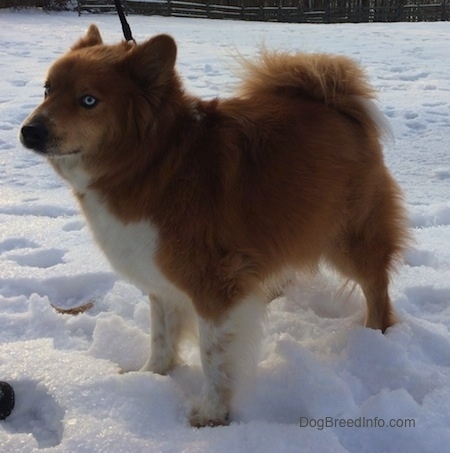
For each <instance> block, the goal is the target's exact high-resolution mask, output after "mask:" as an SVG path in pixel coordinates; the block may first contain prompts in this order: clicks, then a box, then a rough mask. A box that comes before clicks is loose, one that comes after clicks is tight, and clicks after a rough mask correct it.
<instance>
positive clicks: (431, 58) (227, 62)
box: [0, 10, 450, 453]
mask: <svg viewBox="0 0 450 453" xmlns="http://www.w3.org/2000/svg"><path fill="white" fill-rule="evenodd" d="M128 19H129V22H130V25H131V27H132V30H133V34H134V36H135V38H136V39H137V40H138V41H142V40H144V39H146V38H147V37H149V36H151V35H153V34H156V33H161V32H164V33H170V34H172V35H173V36H174V37H175V38H176V39H177V41H178V45H179V61H178V68H179V71H180V72H181V74H182V76H183V78H184V80H185V81H186V85H187V87H188V88H189V89H190V90H191V91H193V92H195V93H197V94H199V95H201V96H204V97H207V98H210V97H214V96H217V95H221V96H226V95H229V94H230V93H231V92H232V88H233V85H234V83H235V82H236V81H237V77H236V75H235V74H236V61H235V59H234V58H233V56H236V55H238V54H242V55H243V56H252V55H256V54H257V52H258V49H259V48H260V47H261V45H262V44H264V45H265V46H267V47H268V48H281V49H286V50H304V51H321V52H323V51H325V52H332V53H342V54H346V55H349V56H351V57H353V58H355V59H357V60H358V61H359V62H360V63H361V64H362V65H363V66H364V67H365V68H366V69H367V71H368V74H369V76H370V78H371V80H372V83H373V84H374V85H375V87H376V88H377V89H378V90H379V105H380V107H381V109H382V111H383V112H384V113H385V115H386V116H387V118H388V119H389V121H390V123H391V126H392V129H393V131H394V134H395V143H390V144H388V145H387V146H386V162H387V164H388V166H389V167H390V169H391V171H392V173H393V174H394V176H395V177H396V179H397V180H398V181H399V183H400V184H401V186H402V188H403V190H404V192H405V197H406V202H407V206H408V209H409V212H410V217H411V225H412V227H413V234H414V238H415V241H414V244H413V245H412V246H411V249H410V250H409V251H408V253H407V256H406V261H405V263H404V264H402V265H401V266H400V268H399V270H398V273H397V274H396V275H395V276H394V278H393V281H392V285H391V293H392V297H393V301H394V304H395V307H396V310H397V312H398V314H399V317H400V323H399V324H398V325H396V326H394V327H393V328H391V329H389V331H388V332H387V334H386V335H382V334H381V333H380V332H379V331H372V330H369V329H365V328H363V327H362V320H363V318H364V308H363V305H362V303H361V297H360V295H359V293H358V291H354V292H351V291H350V289H351V288H348V289H344V290H343V291H339V289H340V288H341V284H342V282H341V281H340V280H339V279H338V278H337V277H336V276H335V275H334V274H332V273H331V272H329V271H327V270H324V271H323V272H322V273H321V274H319V275H318V276H317V277H315V278H313V279H312V280H306V279H302V278H299V279H298V281H297V282H295V284H294V286H293V287H292V288H290V290H289V291H288V293H287V295H286V296H285V297H281V298H279V299H277V300H275V301H274V302H273V303H272V304H271V306H270V310H269V315H268V322H267V326H266V332H265V339H264V343H263V347H262V352H261V359H260V362H259V366H258V370H257V373H256V375H255V376H254V377H253V380H252V381H251V382H250V383H249V384H250V385H248V386H247V388H246V389H245V390H242V391H241V392H240V393H239V397H238V398H237V401H236V404H235V413H234V418H233V423H232V424H231V425H230V426H228V427H220V428H203V429H200V430H198V429H193V428H191V427H190V426H189V425H188V422H187V411H188V409H187V402H188V400H189V398H190V397H191V396H192V395H196V394H198V392H199V391H200V388H201V385H202V379H203V378H202V374H201V370H200V365H199V355H198V348H197V346H196V345H195V342H188V343H186V345H185V346H184V350H183V355H184V357H185V359H186V365H184V366H181V367H179V368H178V369H176V370H174V371H173V372H172V373H171V375H170V376H158V375H153V374H149V373H141V372H129V373H121V372H120V370H121V369H124V370H133V369H138V368H139V367H140V366H141V365H142V364H143V363H144V362H145V360H146V357H147V354H148V344H149V322H148V319H149V316H150V315H149V308H148V304H147V300H146V297H145V295H143V294H142V293H141V292H140V291H138V290H137V289H136V288H134V287H133V286H131V285H129V284H128V283H127V282H124V281H122V280H120V279H119V278H118V277H117V276H116V275H114V274H113V272H112V271H111V270H110V267H109V266H108V263H107V262H106V260H105V258H103V257H102V255H101V254H100V252H99V251H98V250H97V248H96V246H95V245H94V243H93V241H92V239H91V236H90V234H89V231H88V230H87V227H86V225H85V222H84V220H83V217H82V216H81V215H80V213H79V210H78V207H77V205H76V203H75V201H74V199H73V198H72V195H71V193H70V190H69V189H68V188H67V186H66V184H65V183H64V182H63V181H61V180H60V178H59V177H57V176H56V174H54V172H53V170H52V169H51V168H50V167H49V165H48V164H47V163H46V162H45V161H43V160H42V159H41V158H40V157H39V156H36V155H35V154H33V153H30V152H29V151H27V150H25V149H23V148H22V147H21V146H20V144H19V143H18V140H17V135H18V130H19V127H20V124H21V122H22V121H23V119H24V118H25V117H26V116H27V115H28V113H29V112H30V111H31V110H32V109H33V108H34V107H35V106H36V105H37V104H38V103H39V102H40V101H41V99H42V95H43V82H44V78H45V71H46V68H47V67H48V65H49V64H50V63H51V62H52V61H53V60H54V59H55V58H57V57H58V56H59V55H61V54H62V53H63V52H64V51H66V50H67V49H68V48H69V46H70V45H71V44H72V43H73V42H74V41H75V40H76V39H77V38H78V37H79V36H80V35H81V34H82V33H83V32H84V30H85V29H86V28H87V26H88V24H89V23H90V22H91V21H95V22H96V23H97V24H98V25H99V26H100V29H101V31H102V33H103V35H104V38H105V40H106V41H107V42H116V41H117V40H120V39H122V36H121V28H120V23H119V21H118V19H117V17H116V16H115V15H83V16H81V17H78V16H77V15H76V14H75V13H67V12H66V13H50V14H45V13H41V12H36V11H35V12H30V11H21V12H10V11H5V10H2V11H1V12H0V27H1V31H0V74H2V78H1V82H0V131H1V134H0V150H1V152H0V326H1V328H0V345H1V346H0V380H6V381H8V382H10V383H11V384H12V385H13V386H14V388H15V390H16V398H17V402H16V408H15V410H14V411H13V413H12V414H11V416H10V417H9V418H8V419H7V420H6V421H3V422H0V445H1V450H2V451H8V452H19V451H20V452H32V451H38V450H40V451H52V452H93V451H96V452H119V451H136V452H139V451H152V452H181V451H183V452H211V451H214V452H219V453H220V452H224V453H225V452H226V453H228V452H230V451H233V452H244V451H245V452H248V451H259V452H273V451H280V452H291V451H292V452H294V451H310V452H325V451H326V452H345V451H349V452H361V451H364V452H378V451H421V452H436V451H447V450H448V445H449V443H450V411H449V407H450V334H449V328H450V304H449V302H450V75H449V68H450V54H449V52H448V49H449V46H450V23H448V22H441V23H403V24H402V23H396V24H358V25H355V24H341V25H296V24H276V23H249V22H232V21H208V20H194V19H176V18H162V17H140V16H129V17H128ZM115 88H116V89H120V87H115ZM89 301H94V302H95V303H94V306H93V308H92V309H91V310H90V311H88V312H87V313H83V314H80V315H78V316H71V315H67V314H60V313H57V312H56V311H55V310H54V308H52V306H51V305H54V306H58V307H66V308H67V307H74V306H77V305H80V304H84V303H87V302H89ZM380 420H381V421H380ZM391 420H394V422H395V423H396V424H397V425H407V424H408V423H409V422H408V420H410V421H411V420H412V421H413V422H414V425H415V426H414V427H409V426H403V427H399V426H397V427H389V426H387V425H388V424H389V423H390V421H391ZM367 421H369V422H370V425H369V426H367V424H366V425H365V427H362V426H361V424H363V423H364V422H367ZM305 424H306V425H308V426H304V425H305ZM358 424H359V427H358ZM382 424H384V425H385V426H384V427H382V426H381V425H382ZM352 425H353V426H352Z"/></svg>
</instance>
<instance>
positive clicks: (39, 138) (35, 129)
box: [20, 123, 48, 152]
mask: <svg viewBox="0 0 450 453" xmlns="http://www.w3.org/2000/svg"><path fill="white" fill-rule="evenodd" d="M47 140H48V129H47V128H46V127H45V126H44V125H43V124H42V123H30V124H27V125H26V126H23V127H22V129H21V131H20V141H21V142H22V144H23V145H24V146H26V147H27V148H30V149H34V150H35V151H40V152H44V151H45V147H46V145H47Z"/></svg>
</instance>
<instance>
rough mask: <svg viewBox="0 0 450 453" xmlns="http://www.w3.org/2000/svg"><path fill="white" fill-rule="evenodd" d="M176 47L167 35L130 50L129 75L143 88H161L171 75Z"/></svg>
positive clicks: (156, 37)
mask: <svg viewBox="0 0 450 453" xmlns="http://www.w3.org/2000/svg"><path fill="white" fill-rule="evenodd" d="M176 58H177V46H176V44H175V41H174V40H173V38H172V37H171V36H169V35H158V36H155V37H154V38H152V39H150V40H149V41H146V42H144V43H143V44H139V45H137V46H135V47H133V48H132V49H131V52H130V55H129V60H128V61H129V64H131V68H130V69H131V74H132V76H133V77H134V78H135V79H136V81H137V82H138V83H139V84H140V85H141V86H144V87H150V86H161V85H164V84H165V83H167V82H168V81H169V80H170V79H171V78H172V75H173V68H174V66H175V61H176Z"/></svg>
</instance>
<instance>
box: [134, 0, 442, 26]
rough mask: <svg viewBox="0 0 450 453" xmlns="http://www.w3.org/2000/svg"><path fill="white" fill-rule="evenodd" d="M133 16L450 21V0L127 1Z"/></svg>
mask: <svg viewBox="0 0 450 453" xmlns="http://www.w3.org/2000/svg"><path fill="white" fill-rule="evenodd" d="M127 3H128V9H129V12H131V13H139V14H157V15H162V16H178V17H192V18H209V19H239V20H256V21H277V22H297V23H342V22H419V21H445V20H449V19H450V0H440V1H433V0H428V1H427V0H416V1H410V0H348V1H342V0H339V1H336V0H335V1H333V0H329V1H327V0H300V1H295V0H165V1H164V0H144V1H138V0H131V1H130V0H128V1H127Z"/></svg>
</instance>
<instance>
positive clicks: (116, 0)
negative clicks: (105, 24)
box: [114, 0, 136, 42]
mask: <svg viewBox="0 0 450 453" xmlns="http://www.w3.org/2000/svg"><path fill="white" fill-rule="evenodd" d="M114 3H115V5H116V9H117V14H118V15H119V19H120V23H121V24H122V31H123V36H125V39H126V41H127V42H128V41H133V42H136V41H135V40H134V38H133V35H132V34H131V28H130V26H129V25H128V22H127V19H126V17H125V14H124V12H123V8H122V4H121V3H120V0H114Z"/></svg>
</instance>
